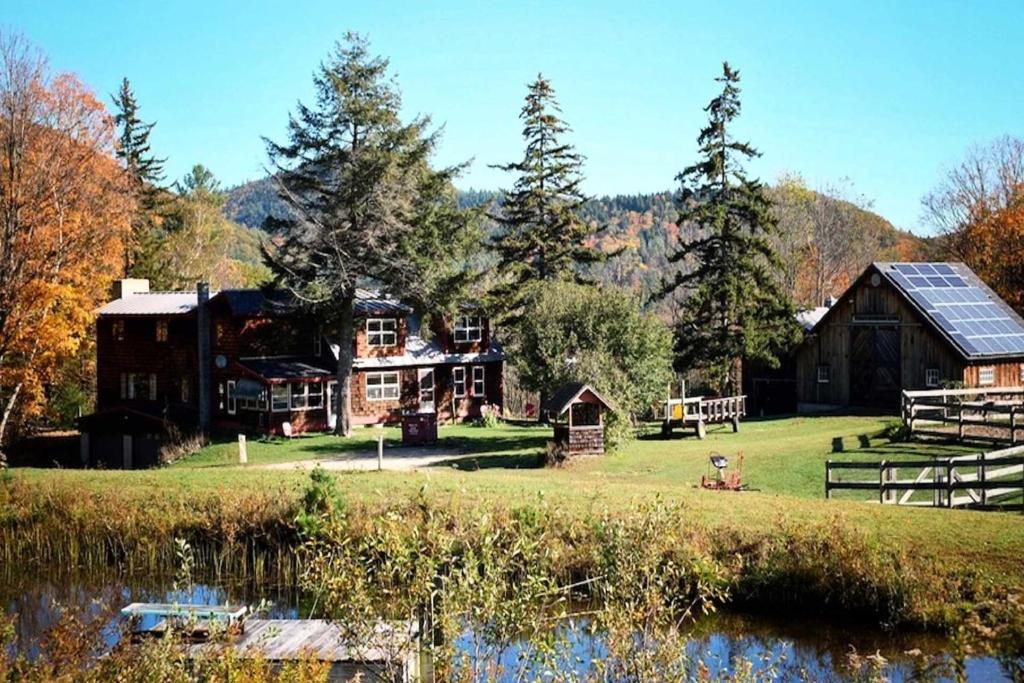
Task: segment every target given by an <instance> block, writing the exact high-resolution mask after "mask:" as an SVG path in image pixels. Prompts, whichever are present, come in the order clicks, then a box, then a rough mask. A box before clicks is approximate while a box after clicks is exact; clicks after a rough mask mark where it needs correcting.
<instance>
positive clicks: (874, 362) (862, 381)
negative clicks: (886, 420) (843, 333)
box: [850, 325, 901, 408]
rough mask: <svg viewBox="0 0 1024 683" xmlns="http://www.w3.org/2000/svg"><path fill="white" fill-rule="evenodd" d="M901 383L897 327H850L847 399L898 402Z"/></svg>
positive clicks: (877, 403)
mask: <svg viewBox="0 0 1024 683" xmlns="http://www.w3.org/2000/svg"><path fill="white" fill-rule="evenodd" d="M900 383H901V376H900V330H899V328H898V327H877V326H874V325H870V326H868V325H865V326H857V327H853V328H851V329H850V403H851V404H852V405H858V406H865V407H873V408H891V407H893V406H897V405H899V401H900Z"/></svg>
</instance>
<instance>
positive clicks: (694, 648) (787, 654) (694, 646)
mask: <svg viewBox="0 0 1024 683" xmlns="http://www.w3.org/2000/svg"><path fill="white" fill-rule="evenodd" d="M261 601H269V602H270V606H269V609H267V612H266V615H267V616H269V617H272V618H280V619H289V618H305V617H322V616H323V615H318V614H315V603H314V602H313V601H311V600H309V599H307V598H306V597H305V596H302V595H300V594H299V593H298V592H297V591H296V590H294V589H293V588H290V587H287V586H254V585H252V584H247V583H244V582H239V583H236V584H231V583H203V584H198V585H195V586H192V587H191V588H190V589H188V590H174V588H173V581H172V580H171V579H169V578H168V579H165V578H150V579H145V580H143V579H137V578H132V579H125V578H121V579H119V580H110V579H109V577H108V578H107V579H105V580H103V579H95V578H89V577H73V578H62V577H53V578H48V577H46V576H18V577H7V578H6V579H2V580H0V605H2V606H3V608H4V610H5V611H6V612H7V613H8V614H15V615H17V616H16V621H15V629H16V633H17V635H18V642H19V643H20V646H21V647H22V649H23V651H24V652H25V653H26V654H27V655H28V656H30V657H31V656H33V654H34V653H36V652H38V647H39V642H40V638H41V637H42V636H43V635H44V634H45V633H46V631H47V630H48V629H49V628H51V627H53V626H54V625H55V624H56V623H57V621H58V619H59V615H60V611H61V609H62V608H64V607H69V608H74V609H79V610H83V612H84V613H85V614H87V615H89V617H90V618H93V619H96V618H108V615H109V613H107V612H104V611H103V609H104V606H106V607H111V608H115V609H116V608H120V607H121V606H123V605H125V604H128V603H129V602H178V603H189V604H208V605H223V604H246V605H250V606H251V605H255V604H258V603H260V602H261ZM143 625H144V626H152V624H148V623H144V624H143ZM555 628H556V631H557V635H558V636H559V638H557V639H556V640H559V641H560V642H562V643H563V646H562V647H561V648H559V649H558V651H557V653H556V654H554V655H552V656H550V657H548V658H547V659H546V660H544V661H540V660H538V659H537V658H536V657H533V655H535V651H534V649H533V647H532V646H531V645H530V644H529V643H526V642H513V643H510V644H509V646H508V647H507V648H504V649H503V650H501V651H500V652H495V651H486V650H484V652H486V656H488V657H492V656H493V657H495V661H494V663H495V664H497V665H498V666H496V667H488V668H489V669H490V670H491V671H495V670H500V671H502V673H501V674H500V675H499V676H498V677H497V678H498V680H506V681H513V680H521V677H522V674H523V673H524V670H525V672H526V674H527V675H526V676H525V677H526V678H527V679H537V678H539V679H541V680H551V679H554V678H555V677H556V676H555V671H568V670H572V671H575V672H576V674H577V675H578V676H580V677H585V676H586V675H587V674H588V673H590V674H595V673H596V672H597V667H596V663H598V662H600V661H602V660H604V659H605V658H607V657H608V656H609V651H608V650H609V648H608V646H607V643H606V642H605V639H604V636H603V635H602V634H600V633H594V632H593V631H592V628H591V627H590V624H589V622H588V621H586V620H585V619H580V620H575V621H567V622H563V623H561V624H559V625H558V626H556V627H555ZM102 633H103V640H104V641H105V642H106V643H107V645H108V646H112V645H114V644H116V642H117V640H118V638H119V636H120V621H119V619H117V618H109V620H108V621H107V622H105V623H104V625H103V629H102ZM479 638H480V633H479V632H478V631H477V630H474V629H467V630H466V631H465V632H464V633H463V634H462V635H461V636H460V637H459V638H458V639H457V640H456V642H455V643H454V644H455V646H456V648H457V649H458V650H459V651H461V652H464V653H468V654H472V653H474V652H477V649H478V648H477V643H478V641H479ZM683 649H684V653H685V658H686V660H687V662H688V663H689V664H690V667H689V670H692V671H693V672H694V674H696V672H697V671H701V672H703V673H704V675H705V676H707V678H710V679H721V678H726V677H730V678H731V677H733V676H735V675H736V674H737V673H738V672H737V670H736V662H737V661H743V662H750V663H751V666H752V667H753V670H752V671H750V672H749V673H752V674H755V675H757V676H758V677H759V679H763V678H764V677H765V676H764V675H763V674H766V673H768V674H770V675H769V676H768V677H769V678H772V679H774V680H780V681H802V680H816V681H842V680H850V678H851V677H852V676H853V673H852V671H851V669H850V667H849V661H850V656H851V653H854V652H855V653H857V655H859V656H861V657H864V656H875V655H876V653H877V656H878V657H879V658H880V659H876V660H874V661H875V662H877V663H878V664H879V668H880V672H881V673H882V674H883V675H884V677H885V679H887V680H889V681H893V682H894V683H899V682H903V681H907V682H909V681H921V680H928V681H932V680H936V681H947V680H948V681H952V680H956V675H955V673H954V671H953V666H952V663H953V660H952V659H951V657H950V656H949V652H950V651H951V646H950V643H949V642H948V641H946V640H945V639H943V638H941V637H937V636H935V635H934V634H926V633H913V632H910V633H908V632H906V631H886V630H883V629H880V628H878V627H877V626H872V625H862V624H844V623H836V622H823V621H815V620H812V619H806V618H803V617H800V618H794V619H786V618H780V617H767V616H763V615H762V616H752V615H741V614H721V615H714V616H712V617H708V618H705V619H702V620H700V621H698V622H697V623H695V624H693V625H692V626H691V627H689V628H688V629H687V632H686V639H685V644H684V645H683ZM1021 662H1022V660H1021V659H1017V660H1014V661H1011V662H1005V661H1004V662H1000V661H999V660H998V659H995V658H991V657H968V658H966V659H965V660H964V661H963V663H962V666H963V669H962V671H963V672H964V673H965V674H966V677H967V680H969V681H1012V680H1014V675H1013V673H1012V671H1011V667H1013V666H1016V667H1017V668H1018V670H1019V667H1020V666H1021Z"/></svg>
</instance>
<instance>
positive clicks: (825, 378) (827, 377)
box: [818, 365, 832, 384]
mask: <svg viewBox="0 0 1024 683" xmlns="http://www.w3.org/2000/svg"><path fill="white" fill-rule="evenodd" d="M831 370H832V368H830V367H829V366H828V365H819V366H818V384H828V383H829V382H830V381H831V380H832V372H831Z"/></svg>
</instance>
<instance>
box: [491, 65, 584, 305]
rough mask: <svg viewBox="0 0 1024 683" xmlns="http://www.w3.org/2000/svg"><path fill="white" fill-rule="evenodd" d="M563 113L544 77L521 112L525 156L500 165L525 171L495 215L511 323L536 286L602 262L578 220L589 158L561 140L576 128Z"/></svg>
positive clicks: (497, 292) (500, 288) (501, 291)
mask: <svg viewBox="0 0 1024 683" xmlns="http://www.w3.org/2000/svg"><path fill="white" fill-rule="evenodd" d="M560 113H561V109H560V108H559V106H558V101H557V100H556V99H555V91H554V89H553V88H552V87H551V82H550V81H548V80H547V79H546V78H544V76H543V75H540V74H538V76H537V80H536V81H534V82H533V83H532V84H531V85H530V86H529V92H528V94H527V96H526V104H525V105H524V106H523V109H522V112H521V113H520V115H519V118H520V119H522V121H523V124H524V125H523V138H524V140H525V141H526V150H525V152H524V154H523V159H522V161H518V162H515V163H511V164H502V165H496V166H495V168H499V169H501V170H503V171H509V172H513V173H518V174H519V176H518V178H517V179H516V181H515V185H514V186H513V188H512V190H511V191H506V192H504V193H503V194H504V198H503V202H502V206H501V211H500V212H497V213H495V214H494V215H492V216H491V218H493V219H494V220H495V221H496V222H497V223H498V224H499V225H500V226H501V228H502V229H501V231H500V233H499V234H498V236H497V238H496V239H495V240H494V244H493V247H494V250H495V252H496V254H497V256H498V259H499V262H498V272H499V273H500V275H501V279H500V281H499V284H498V285H497V286H496V287H495V289H494V291H493V292H492V294H493V296H494V299H495V300H496V306H497V307H498V308H499V309H501V310H502V311H504V312H505V313H506V315H507V317H508V319H509V320H511V321H514V320H515V319H516V318H518V317H519V316H520V315H522V312H523V306H524V305H525V302H526V296H527V293H528V289H529V287H530V286H531V285H532V284H534V283H537V282H543V281H548V280H554V279H557V278H567V279H574V280H581V279H582V267H584V266H586V265H587V264H590V263H594V262H596V261H599V260H601V258H602V256H601V254H600V252H598V251H597V250H595V249H593V248H592V247H590V246H588V245H587V244H586V240H587V238H589V237H591V236H592V235H593V234H594V232H595V231H594V230H592V229H591V228H590V226H588V225H587V223H586V222H585V221H584V220H583V219H582V218H581V217H580V209H581V208H582V207H583V205H584V204H585V203H586V202H587V200H588V197H587V196H586V195H585V194H583V192H582V190H581V189H580V183H581V182H582V181H583V173H582V169H583V157H582V156H581V155H580V154H578V153H577V152H576V150H575V149H574V148H573V146H572V145H570V144H568V143H566V142H563V141H562V139H561V138H562V137H563V136H564V135H565V134H566V133H568V132H569V130H570V129H569V126H568V125H566V123H565V122H564V121H563V120H562V119H561V118H560V117H559V114H560Z"/></svg>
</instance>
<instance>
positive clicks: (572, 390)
mask: <svg viewBox="0 0 1024 683" xmlns="http://www.w3.org/2000/svg"><path fill="white" fill-rule="evenodd" d="M584 392H590V393H591V394H593V395H594V397H595V398H596V399H597V400H598V401H600V402H601V405H603V406H604V407H605V408H607V409H608V410H615V405H614V404H613V403H612V402H611V401H609V400H608V399H606V398H605V397H604V396H602V395H601V394H599V393H597V390H596V389H594V387H592V386H590V385H589V384H583V383H582V382H569V383H568V384H564V385H562V387H560V388H559V389H558V391H556V392H555V393H554V394H552V396H551V398H549V399H548V402H547V403H546V404H545V405H544V410H546V411H547V412H549V413H553V414H554V415H561V414H562V413H564V412H565V411H566V410H568V409H569V406H571V405H572V404H573V403H575V402H576V400H577V399H578V398H579V397H580V396H581V395H582V394H583V393H584Z"/></svg>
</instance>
